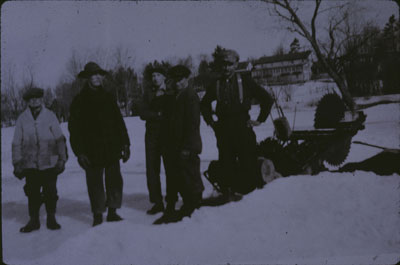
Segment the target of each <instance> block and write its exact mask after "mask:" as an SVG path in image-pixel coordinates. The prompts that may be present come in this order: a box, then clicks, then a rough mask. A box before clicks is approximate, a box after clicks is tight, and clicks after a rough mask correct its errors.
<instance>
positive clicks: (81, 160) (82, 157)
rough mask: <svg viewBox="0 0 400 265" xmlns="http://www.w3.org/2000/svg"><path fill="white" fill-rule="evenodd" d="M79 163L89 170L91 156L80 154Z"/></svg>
mask: <svg viewBox="0 0 400 265" xmlns="http://www.w3.org/2000/svg"><path fill="white" fill-rule="evenodd" d="M78 163H79V165H80V166H81V167H82V168H83V169H85V170H87V169H88V168H89V167H90V161H89V158H88V157H87V156H85V155H83V154H80V155H79V156H78Z"/></svg>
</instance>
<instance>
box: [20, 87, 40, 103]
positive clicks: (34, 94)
mask: <svg viewBox="0 0 400 265" xmlns="http://www.w3.org/2000/svg"><path fill="white" fill-rule="evenodd" d="M43 94H44V90H43V89H41V88H38V87H32V88H29V89H28V90H27V91H26V92H25V93H24V95H23V96H22V98H23V99H24V100H25V101H28V100H30V99H31V98H42V97H43Z"/></svg>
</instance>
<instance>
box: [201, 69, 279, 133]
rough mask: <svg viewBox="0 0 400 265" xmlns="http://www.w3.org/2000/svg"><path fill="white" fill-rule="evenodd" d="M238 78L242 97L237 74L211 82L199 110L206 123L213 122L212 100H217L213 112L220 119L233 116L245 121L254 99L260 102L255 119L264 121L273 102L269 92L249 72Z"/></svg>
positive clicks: (248, 117) (247, 118)
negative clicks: (258, 111)
mask: <svg viewBox="0 0 400 265" xmlns="http://www.w3.org/2000/svg"><path fill="white" fill-rule="evenodd" d="M240 79H241V82H242V85H243V89H242V97H241V96H240V92H239V91H240V90H239V85H238V83H239V82H238V74H235V75H234V76H233V77H232V78H231V79H230V80H223V79H221V78H215V80H214V81H213V82H211V85H210V86H209V87H208V88H207V90H206V94H205V95H204V97H203V99H202V101H201V112H202V114H203V118H204V121H205V122H206V123H207V124H208V125H211V124H212V123H213V118H212V114H213V111H212V107H211V102H212V101H214V100H217V106H216V110H215V112H216V113H215V114H216V115H217V117H218V120H220V121H223V120H224V119H227V118H234V119H238V120H241V121H243V122H247V121H248V120H249V119H250V115H249V114H248V112H249V110H250V108H251V103H252V100H254V99H255V100H257V101H258V103H259V104H260V113H259V115H258V117H257V121H259V122H264V121H265V120H266V119H267V117H268V114H269V112H270V110H271V107H272V104H273V99H272V97H271V96H270V94H269V93H268V92H267V91H266V90H265V89H264V88H263V87H261V86H260V85H258V84H257V83H256V82H255V81H254V80H253V79H252V78H251V75H250V74H248V73H247V74H240ZM239 81H240V80H239ZM240 98H242V100H240Z"/></svg>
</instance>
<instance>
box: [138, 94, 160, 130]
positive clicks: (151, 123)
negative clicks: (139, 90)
mask: <svg viewBox="0 0 400 265" xmlns="http://www.w3.org/2000/svg"><path fill="white" fill-rule="evenodd" d="M163 99H164V95H163V96H158V97H156V90H155V89H154V87H149V88H147V89H145V90H144V93H143V99H142V101H141V103H140V106H139V115H140V118H141V119H142V120H144V121H146V129H148V130H159V129H160V126H161V115H159V114H160V112H161V111H162V108H163Z"/></svg>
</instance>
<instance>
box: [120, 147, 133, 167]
mask: <svg viewBox="0 0 400 265" xmlns="http://www.w3.org/2000/svg"><path fill="white" fill-rule="evenodd" d="M130 156H131V151H130V149H129V145H125V146H124V147H123V149H122V156H121V157H122V162H124V163H125V162H126V161H128V159H129V157H130Z"/></svg>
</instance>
